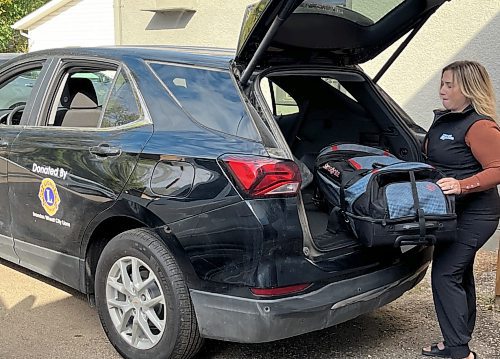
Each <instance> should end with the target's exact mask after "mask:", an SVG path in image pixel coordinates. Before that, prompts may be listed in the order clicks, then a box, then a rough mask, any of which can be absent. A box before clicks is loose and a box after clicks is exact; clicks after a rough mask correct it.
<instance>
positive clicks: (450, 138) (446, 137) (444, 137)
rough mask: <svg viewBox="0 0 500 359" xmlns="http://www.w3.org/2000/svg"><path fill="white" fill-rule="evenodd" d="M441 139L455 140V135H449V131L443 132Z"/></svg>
mask: <svg viewBox="0 0 500 359" xmlns="http://www.w3.org/2000/svg"><path fill="white" fill-rule="evenodd" d="M439 139H440V140H441V141H444V140H450V141H453V140H455V137H453V135H448V134H447V133H443V134H442V135H441V137H439Z"/></svg>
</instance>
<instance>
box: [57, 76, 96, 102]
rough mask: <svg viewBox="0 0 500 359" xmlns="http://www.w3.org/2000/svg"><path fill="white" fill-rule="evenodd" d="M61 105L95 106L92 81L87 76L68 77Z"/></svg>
mask: <svg viewBox="0 0 500 359" xmlns="http://www.w3.org/2000/svg"><path fill="white" fill-rule="evenodd" d="M61 105H62V106H64V107H66V108H72V109H85V108H97V106H98V104H97V94H96V92H95V89H94V85H93V84H92V81H91V80H90V79H87V78H73V77H70V78H68V82H67V83H66V86H65V87H64V90H63V95H62V98H61Z"/></svg>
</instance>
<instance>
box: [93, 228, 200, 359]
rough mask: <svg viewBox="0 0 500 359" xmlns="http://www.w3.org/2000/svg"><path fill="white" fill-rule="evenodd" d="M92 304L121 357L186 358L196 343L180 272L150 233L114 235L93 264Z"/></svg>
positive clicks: (193, 318)
mask: <svg viewBox="0 0 500 359" xmlns="http://www.w3.org/2000/svg"><path fill="white" fill-rule="evenodd" d="M95 283H96V285H95V286H96V288H95V292H96V305H97V309H98V311H99V318H100V320H101V324H102V326H103V328H104V331H105V332H106V335H107V336H108V338H109V340H110V342H111V344H113V346H114V347H115V348H116V350H117V351H118V352H119V353H120V354H121V355H122V356H123V357H125V358H128V359H142V358H148V359H150V358H151V359H152V358H158V359H160V358H161V359H166V358H175V359H181V358H185V359H187V358H191V357H192V356H193V355H194V354H195V353H196V352H197V351H198V350H199V349H200V347H201V345H202V342H203V341H202V338H201V337H200V334H199V331H198V325H197V322H196V316H195V313H194V310H193V306H192V304H191V299H190V297H189V291H188V288H187V286H186V283H185V281H184V278H183V275H182V272H181V270H180V268H179V266H178V265H177V262H176V261H175V259H174V257H173V256H172V254H171V253H170V251H169V250H168V248H167V247H166V246H165V244H164V243H163V242H162V240H161V239H160V238H159V237H158V235H156V234H155V233H153V232H151V231H149V230H146V229H134V230H131V231H127V232H124V233H122V234H120V235H118V236H116V237H115V238H113V239H112V240H111V241H110V242H109V243H108V244H107V245H106V247H105V248H104V250H103V252H102V254H101V257H100V258H99V263H98V264H97V270H96V280H95Z"/></svg>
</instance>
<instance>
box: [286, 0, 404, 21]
mask: <svg viewBox="0 0 500 359" xmlns="http://www.w3.org/2000/svg"><path fill="white" fill-rule="evenodd" d="M403 2H404V0H379V1H366V0H305V1H304V2H303V3H302V5H301V6H299V7H298V8H297V9H296V10H295V11H294V12H296V13H300V12H306V11H307V12H311V11H317V12H321V13H327V14H329V15H333V16H337V17H340V18H343V19H345V20H348V21H352V22H356V23H358V24H360V25H364V26H369V25H372V24H374V23H376V22H378V21H379V20H380V19H382V18H383V17H385V16H386V15H387V14H388V13H390V12H391V11H392V10H394V9H395V8H397V7H398V6H399V5H401V4H402V3H403Z"/></svg>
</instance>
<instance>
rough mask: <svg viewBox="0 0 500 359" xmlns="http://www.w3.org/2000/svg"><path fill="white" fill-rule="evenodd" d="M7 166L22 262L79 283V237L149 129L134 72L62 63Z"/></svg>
mask: <svg viewBox="0 0 500 359" xmlns="http://www.w3.org/2000/svg"><path fill="white" fill-rule="evenodd" d="M41 96H43V98H44V99H43V101H42V106H41V110H40V114H38V115H36V116H32V118H31V119H30V123H29V125H28V126H26V128H25V129H24V131H23V132H22V133H21V134H20V135H19V136H18V137H17V138H16V140H15V141H14V144H13V145H12V149H11V162H10V163H9V179H10V200H11V203H12V206H11V207H12V234H13V238H14V243H15V249H16V253H17V254H18V256H19V258H20V264H21V265H23V266H25V267H28V268H30V269H33V270H35V271H37V272H40V273H42V274H44V275H46V276H49V277H51V278H54V279H56V280H59V281H61V282H63V283H65V284H68V285H70V286H72V287H75V288H78V285H79V276H78V274H79V271H78V268H79V266H80V265H83V259H82V257H83V255H82V254H81V253H80V247H81V240H80V238H81V236H82V234H83V232H84V230H85V228H86V226H87V225H88V223H89V222H90V221H91V220H92V218H94V217H95V216H96V215H97V214H99V213H100V212H102V211H104V210H106V209H107V208H109V207H110V206H112V205H113V203H114V202H115V200H116V199H117V197H118V196H119V194H120V192H121V191H122V189H123V187H124V185H125V183H126V182H127V180H128V178H129V176H130V174H131V173H132V171H133V169H134V167H135V164H136V162H137V159H138V155H139V153H140V152H141V150H142V148H143V146H144V144H145V143H146V142H147V140H148V139H149V137H150V136H151V133H152V124H151V122H150V121H149V119H148V116H147V115H146V113H147V112H146V110H145V107H144V106H143V105H142V100H141V99H140V95H139V94H138V91H137V90H136V86H135V83H134V81H133V77H132V75H131V74H130V72H129V71H128V70H127V69H125V67H123V66H120V65H119V64H117V63H113V62H99V61H95V60H88V61H77V60H63V61H61V64H60V66H59V70H58V71H57V74H56V76H54V78H53V81H52V84H51V86H49V88H48V90H47V92H46V93H45V94H43V95H41Z"/></svg>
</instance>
